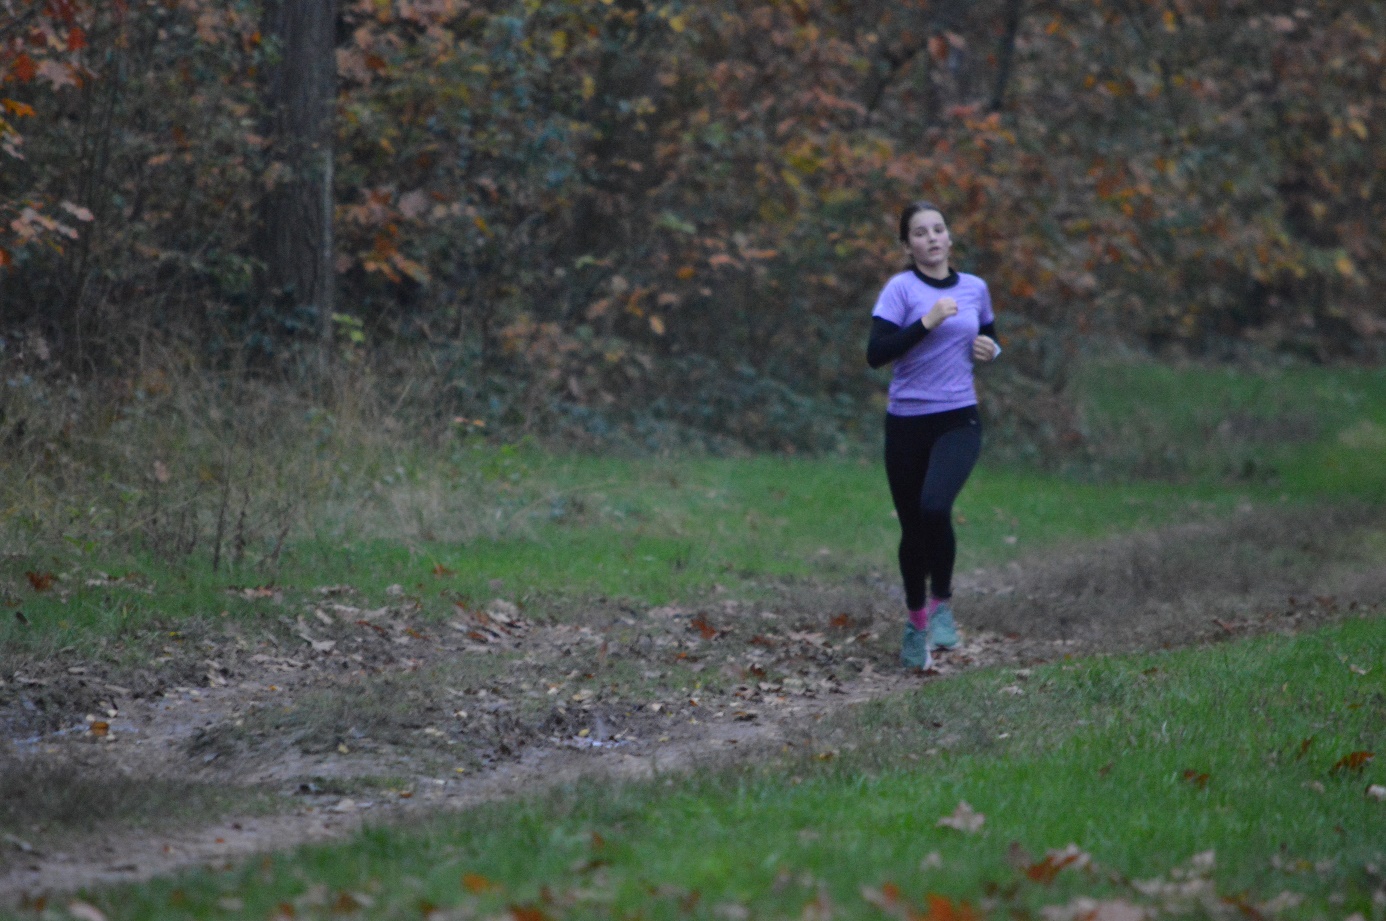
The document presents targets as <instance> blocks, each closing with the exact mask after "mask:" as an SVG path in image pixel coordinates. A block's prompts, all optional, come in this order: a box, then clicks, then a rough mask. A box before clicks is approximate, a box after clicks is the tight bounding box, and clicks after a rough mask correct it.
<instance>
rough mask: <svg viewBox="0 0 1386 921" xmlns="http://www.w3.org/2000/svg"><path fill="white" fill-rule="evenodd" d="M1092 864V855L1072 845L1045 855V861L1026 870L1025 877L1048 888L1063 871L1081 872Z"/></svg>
mask: <svg viewBox="0 0 1386 921" xmlns="http://www.w3.org/2000/svg"><path fill="white" fill-rule="evenodd" d="M1091 863H1092V856H1091V855H1089V854H1087V853H1085V852H1084V851H1083V849H1082V848H1080V847H1078V845H1076V844H1070V845H1069V846H1068V847H1066V848H1064V849H1063V850H1057V851H1056V850H1051V851H1048V852H1047V853H1045V855H1044V859H1043V860H1041V861H1040V862H1039V863H1036V864H1032V865H1031V866H1028V867H1026V868H1025V875H1026V876H1028V877H1030V879H1032V880H1034V881H1035V882H1037V883H1043V884H1044V885H1046V886H1048V885H1049V884H1050V883H1052V882H1054V878H1055V877H1056V876H1058V875H1059V874H1060V873H1061V872H1062V871H1064V870H1066V869H1068V868H1070V867H1072V868H1073V869H1075V870H1081V869H1083V868H1084V867H1086V866H1088V865H1089V864H1091Z"/></svg>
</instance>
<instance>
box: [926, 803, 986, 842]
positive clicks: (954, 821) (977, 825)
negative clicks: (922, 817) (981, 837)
mask: <svg viewBox="0 0 1386 921" xmlns="http://www.w3.org/2000/svg"><path fill="white" fill-rule="evenodd" d="M986 820H987V817H986V816H985V815H983V814H982V813H980V812H978V811H977V810H975V809H973V808H972V807H971V806H969V805H968V804H967V800H962V801H960V802H959V803H958V808H957V809H954V810H953V814H952V815H946V816H944V817H943V818H941V819H939V820H938V822H937V823H936V824H937V825H938V827H939V828H956V829H957V830H958V831H960V832H965V833H967V834H973V833H975V832H977V831H980V830H981V828H982V823H983V822H985V821H986Z"/></svg>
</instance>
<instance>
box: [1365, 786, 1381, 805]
mask: <svg viewBox="0 0 1386 921" xmlns="http://www.w3.org/2000/svg"><path fill="white" fill-rule="evenodd" d="M1367 799H1374V800H1376V801H1378V802H1384V801H1386V787H1383V786H1382V785H1381V784H1379V783H1374V784H1372V785H1371V786H1369V787H1367Z"/></svg>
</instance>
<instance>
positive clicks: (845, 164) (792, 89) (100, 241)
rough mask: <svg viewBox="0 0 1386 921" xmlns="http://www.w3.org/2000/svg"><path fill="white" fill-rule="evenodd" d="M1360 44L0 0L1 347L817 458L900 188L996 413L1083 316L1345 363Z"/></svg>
mask: <svg viewBox="0 0 1386 921" xmlns="http://www.w3.org/2000/svg"><path fill="white" fill-rule="evenodd" d="M1383 48H1386V8H1383V6H1382V5H1381V4H1379V3H1376V2H1374V0H1341V2H1317V3H1314V2H1301V3H1293V2H1282V0H1272V2H1264V0H1257V2H1250V0H1051V2H1035V0H1030V2H1021V0H981V2H973V0H969V2H964V0H929V2H924V0H921V2H918V3H899V2H889V3H886V2H879V3H877V2H866V3H840V2H836V0H745V2H742V0H717V2H708V3H691V2H668V3H658V2H643V0H612V2H605V0H566V2H552V3H540V2H536V0H515V2H507V0H479V2H464V0H415V2H408V0H393V2H392V0H342V2H341V3H340V4H337V3H333V2H332V0H305V2H302V3H289V2H285V0H266V2H264V3H253V2H239V0H231V2H227V0H215V2H213V0H117V2H105V0H103V2H95V0H0V76H3V85H0V119H3V120H0V335H3V337H4V347H3V353H0V361H3V362H4V363H5V364H6V365H7V366H10V367H11V368H12V369H16V368H17V369H20V370H22V371H23V372H24V373H37V372H38V371H40V370H42V371H45V372H51V371H54V370H55V369H61V370H62V371H64V372H65V373H72V374H76V375H77V376H78V377H79V379H106V378H110V377H122V376H124V377H129V376H130V375H133V374H136V373H140V372H141V369H144V368H145V367H146V366H147V365H148V364H149V363H150V362H151V361H155V360H156V359H154V358H152V357H151V356H162V357H161V358H159V359H157V360H158V361H177V362H183V363H185V364H188V365H189V366H193V367H200V368H208V367H222V368H233V367H234V368H251V369H259V370H261V371H263V372H266V373H273V374H285V375H288V376H289V377H290V378H292V379H294V380H300V381H302V380H311V379H312V378H314V377H315V376H320V375H322V374H323V373H325V371H327V370H329V369H331V368H339V367H342V366H344V365H346V366H356V367H361V366H365V365H370V366H373V367H376V368H378V369H382V370H385V371H391V370H392V372H393V373H396V374H399V375H405V376H407V377H409V378H410V379H411V380H413V381H415V382H418V381H425V382H426V383H425V384H421V385H420V386H422V387H423V388H424V391H425V392H427V393H428V394H429V399H428V401H427V403H428V405H429V406H431V407H433V408H434V410H436V411H437V412H439V413H443V414H449V415H450V414H453V413H464V414H466V415H468V416H469V417H479V418H485V419H488V420H491V421H492V422H493V424H494V423H500V424H523V425H537V424H540V423H541V422H542V421H544V420H547V421H549V422H554V423H557V424H561V425H563V426H565V427H568V428H571V429H573V430H575V431H582V432H586V433H588V434H590V435H593V436H595V437H602V435H603V433H604V432H606V431H608V430H609V429H610V428H612V427H623V426H624V427H626V428H627V429H629V428H631V427H632V426H633V427H635V428H636V429H639V428H640V427H641V426H647V427H648V426H655V427H658V426H660V425H672V426H680V427H683V428H686V429H688V430H690V431H704V432H713V433H717V434H721V435H727V436H730V437H732V438H735V439H738V440H740V441H743V442H747V443H751V444H757V445H761V446H766V447H785V446H795V447H800V448H811V449H822V448H824V447H830V446H831V445H832V444H833V443H834V440H835V439H836V438H837V437H838V435H839V434H841V433H842V432H844V431H850V430H851V429H852V427H853V426H854V425H855V424H857V423H858V421H859V420H860V418H861V417H863V416H870V417H871V422H872V423H873V424H874V416H875V408H874V404H872V403H870V400H869V398H870V395H871V394H873V393H875V392H876V391H877V390H878V389H879V387H878V384H877V382H875V381H874V380H873V379H872V378H871V377H869V376H868V375H867V373H866V372H865V370H864V365H863V361H862V355H861V351H862V343H863V338H864V335H865V329H866V316H867V314H868V312H869V308H870V304H871V300H872V298H873V296H874V294H875V292H876V290H877V289H878V287H879V285H880V284H881V283H882V282H883V281H884V279H885V278H886V277H887V276H888V275H889V274H890V273H891V272H893V271H895V270H897V269H898V267H899V264H900V254H899V252H898V250H897V248H896V246H895V243H894V236H893V233H892V222H893V220H894V215H895V213H896V211H897V209H898V207H899V204H900V203H901V202H903V201H907V200H910V199H913V198H918V197H921V196H927V197H929V198H931V199H934V200H936V201H938V202H940V204H941V205H943V206H944V207H945V208H946V209H947V210H948V213H949V214H950V215H951V216H952V222H953V232H954V236H955V238H956V239H957V240H958V241H959V242H960V247H959V251H958V255H959V261H960V267H961V268H963V269H966V270H969V271H974V272H977V273H979V274H981V275H983V276H984V277H985V278H986V279H987V280H988V281H989V282H990V284H991V286H992V288H993V293H994V296H995V299H996V301H997V304H998V307H999V311H1000V313H1001V316H1002V327H1003V330H1004V332H1005V334H1006V336H1007V340H1008V342H1007V345H1008V357H1009V359H1010V361H1009V364H1008V366H1007V367H1008V370H1006V371H1004V372H1002V373H1000V374H998V375H995V376H993V378H992V379H991V383H990V386H991V387H993V389H994V391H995V393H994V399H995V400H996V401H997V402H998V403H999V405H1001V406H1003V407H1004V406H1005V405H1006V404H1007V401H1008V400H1009V401H1011V403H1012V404H1018V403H1019V402H1021V401H1023V402H1025V403H1027V404H1028V405H1029V406H1030V407H1031V414H1032V415H1033V408H1034V407H1035V406H1042V405H1047V404H1045V403H1044V401H1045V400H1050V401H1052V400H1053V398H1054V394H1055V393H1056V392H1058V391H1060V390H1061V388H1062V383H1063V375H1064V369H1065V367H1066V366H1067V359H1068V357H1069V355H1070V353H1071V352H1072V350H1073V349H1074V348H1076V343H1077V342H1078V341H1079V340H1080V338H1081V337H1084V336H1102V337H1105V339H1106V341H1109V342H1115V341H1120V342H1123V343H1126V344H1129V345H1131V346H1133V347H1137V348H1143V349H1156V350H1163V349H1177V350H1179V351H1182V352H1190V353H1196V354H1211V355H1215V356H1218V357H1236V356H1238V355H1240V354H1243V353H1245V352H1247V351H1248V350H1256V351H1258V352H1259V353H1265V352H1274V351H1282V352H1290V353H1293V354H1296V355H1299V356H1301V357H1308V358H1312V359H1317V360H1330V359H1341V358H1353V357H1358V358H1363V357H1371V356H1374V355H1378V354H1379V353H1380V349H1381V344H1382V342H1383V337H1386V311H1383V308H1382V307H1381V306H1380V302H1379V299H1378V298H1376V297H1375V296H1374V295H1375V292H1378V291H1380V290H1381V289H1382V287H1383V283H1386V277H1383V272H1386V268H1383V266H1386V259H1383V255H1386V254H1383V252H1382V249H1383V245H1384V244H1383V241H1386V236H1383V234H1382V233H1381V227H1382V218H1383V217H1386V214H1383V211H1384V210H1386V154H1383V151H1386V147H1383V145H1382V143H1381V137H1382V134H1383V131H1386V102H1383V99H1386V94H1383V93H1382V90H1383V81H1384V80H1386V62H1383ZM999 370H1000V369H998V371H999ZM16 373H19V372H18V371H16ZM1056 418H1057V417H1056ZM1051 421H1052V422H1053V424H1052V426H1051V428H1052V431H1050V433H1049V434H1050V436H1052V437H1054V438H1060V437H1062V436H1063V434H1064V432H1063V431H1062V430H1063V429H1064V424H1063V423H1062V421H1061V420H1060V421H1053V420H1051Z"/></svg>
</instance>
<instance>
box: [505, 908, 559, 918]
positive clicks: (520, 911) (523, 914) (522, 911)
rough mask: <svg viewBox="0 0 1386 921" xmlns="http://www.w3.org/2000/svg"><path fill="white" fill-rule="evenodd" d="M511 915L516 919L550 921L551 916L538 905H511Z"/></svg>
mask: <svg viewBox="0 0 1386 921" xmlns="http://www.w3.org/2000/svg"><path fill="white" fill-rule="evenodd" d="M510 917H511V918H512V919H514V921H549V916H548V915H546V914H544V910H543V909H542V908H540V907H539V906H538V905H511V906H510Z"/></svg>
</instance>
